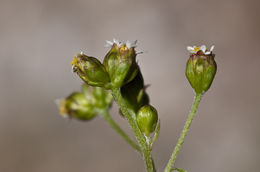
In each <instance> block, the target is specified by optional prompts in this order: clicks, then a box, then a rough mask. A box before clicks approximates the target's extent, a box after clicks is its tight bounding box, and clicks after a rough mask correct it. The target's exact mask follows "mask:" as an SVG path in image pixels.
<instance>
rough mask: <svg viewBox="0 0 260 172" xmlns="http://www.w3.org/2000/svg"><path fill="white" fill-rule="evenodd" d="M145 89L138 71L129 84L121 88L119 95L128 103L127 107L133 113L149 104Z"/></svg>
mask: <svg viewBox="0 0 260 172" xmlns="http://www.w3.org/2000/svg"><path fill="white" fill-rule="evenodd" d="M145 89H146V87H145V85H144V79H143V76H142V73H141V71H140V69H139V72H138V74H137V75H136V77H135V78H134V79H133V80H132V81H131V82H129V83H128V84H126V85H124V86H123V87H121V94H122V96H123V97H124V99H125V100H126V102H127V103H128V107H131V108H132V109H133V110H134V111H135V112H137V111H138V110H139V109H140V108H141V107H142V106H144V105H146V104H149V96H148V94H147V93H146V91H145Z"/></svg>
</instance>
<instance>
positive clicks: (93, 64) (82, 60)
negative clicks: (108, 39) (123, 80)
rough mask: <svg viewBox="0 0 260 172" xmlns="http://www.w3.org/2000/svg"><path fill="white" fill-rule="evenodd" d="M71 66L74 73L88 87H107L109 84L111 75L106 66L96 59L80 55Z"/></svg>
mask: <svg viewBox="0 0 260 172" xmlns="http://www.w3.org/2000/svg"><path fill="white" fill-rule="evenodd" d="M71 64H72V65H73V70H74V72H76V73H77V74H78V75H79V77H80V78H81V79H82V80H83V81H84V82H86V83H87V84H88V85H91V86H99V87H106V86H107V85H108V84H109V81H110V79H109V75H108V73H107V72H106V70H105V67H104V65H103V64H102V63H101V62H100V61H99V60H98V59H96V58H95V57H89V56H86V55H85V54H78V55H77V57H74V59H73V61H72V62H71Z"/></svg>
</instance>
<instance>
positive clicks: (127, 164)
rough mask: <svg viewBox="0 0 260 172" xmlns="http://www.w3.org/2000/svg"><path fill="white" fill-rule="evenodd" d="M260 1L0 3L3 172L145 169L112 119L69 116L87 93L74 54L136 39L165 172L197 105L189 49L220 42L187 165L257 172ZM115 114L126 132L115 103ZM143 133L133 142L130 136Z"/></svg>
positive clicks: (184, 158)
mask: <svg viewBox="0 0 260 172" xmlns="http://www.w3.org/2000/svg"><path fill="white" fill-rule="evenodd" d="M259 5H260V3H259V1H257V0H218V1H216V0H214V1H213V0H208V1H206V0H179V1H177V0H161V1H159V0H131V1H130V0H128V1H127V0H103V1H100V0H92V1H91V0H74V1H72V0H71V1H69V0H63V1H62V0H0V171H1V172H17V171H19V172H57V171H62V172H71V171H77V172H86V171H88V172H101V171H108V172H119V171H124V172H133V171H136V172H142V171H145V170H144V164H143V161H142V158H141V157H140V156H139V155H138V154H137V153H136V152H135V151H133V150H132V148H131V147H130V146H128V145H127V144H126V143H125V142H124V140H122V139H121V138H120V136H119V135H117V134H116V133H115V132H114V131H113V130H112V129H110V127H109V126H108V124H106V123H105V122H104V120H103V119H101V118H99V117H97V118H95V119H94V120H92V121H90V122H86V123H82V122H79V121H75V120H67V119H64V118H62V117H61V116H59V112H58V109H57V107H56V105H55V103H54V100H55V99H57V98H61V97H65V96H67V95H68V94H70V93H71V92H72V91H75V90H79V89H80V85H81V81H80V79H79V78H78V77H77V76H76V75H75V74H73V73H72V72H71V65H70V61H71V60H72V57H73V55H75V54H77V53H78V52H80V51H84V52H85V53H86V54H88V55H92V56H95V57H97V58H99V59H100V60H102V59H103V57H104V55H105V54H106V52H107V51H108V49H107V48H104V44H105V40H112V39H113V38H118V39H120V40H131V41H133V40H135V39H137V40H138V47H137V51H144V52H145V53H144V54H141V55H138V58H137V59H138V61H139V64H140V66H141V69H142V72H143V75H144V78H145V83H146V84H151V87H149V89H148V93H149V94H150V97H151V104H152V105H153V106H155V107H156V108H157V110H158V111H159V117H160V119H161V124H162V126H161V133H160V137H159V140H158V141H157V143H156V144H155V147H154V151H153V156H154V159H155V163H156V166H157V169H158V172H160V171H162V170H163V168H164V166H165V165H166V163H167V161H168V159H169V157H170V154H171V152H172V149H173V147H174V145H175V144H176V142H177V138H178V136H179V133H180V132H181V130H182V127H183V125H184V122H185V119H186V117H187V114H188V112H189V108H190V106H191V103H192V100H193V95H194V94H193V90H192V89H191V87H190V86H189V84H188V82H187V80H186V78H185V75H184V70H185V63H186V61H187V59H188V55H189V53H188V52H187V51H186V46H188V45H201V44H206V45H207V46H211V45H213V44H214V45H215V50H214V53H215V54H216V61H217V64H218V71H217V74H216V78H215V80H214V82H213V85H212V87H211V89H210V90H209V91H208V92H207V93H206V95H205V96H204V98H203V100H202V102H201V104H200V106H199V110H198V113H197V114H196V118H195V120H194V121H193V124H192V127H191V130H190V132H189V133H188V136H187V138H186V140H185V143H184V146H183V148H182V149H181V151H180V154H179V157H178V158H177V162H176V167H179V168H184V169H186V170H188V171H189V172H245V171H259V163H260V148H259V145H260V132H259V130H260V126H259V122H260V91H259V88H260V79H259V72H260V69H259V66H260V57H259V46H260V44H259V41H260V34H259V31H260V19H259V18H260V12H259ZM111 113H112V114H113V118H115V120H116V121H118V122H119V124H120V125H121V126H122V128H124V129H125V130H126V131H127V132H128V133H132V131H131V130H130V128H129V127H128V125H127V123H126V121H124V120H123V119H122V118H121V117H119V115H118V107H117V105H116V104H114V105H113V109H112V110H111ZM132 136H133V135H132Z"/></svg>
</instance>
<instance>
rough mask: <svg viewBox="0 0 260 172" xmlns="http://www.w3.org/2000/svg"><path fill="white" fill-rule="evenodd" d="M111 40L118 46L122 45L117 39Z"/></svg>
mask: <svg viewBox="0 0 260 172" xmlns="http://www.w3.org/2000/svg"><path fill="white" fill-rule="evenodd" d="M113 42H114V43H115V44H116V45H117V46H118V47H121V46H122V44H121V42H119V41H118V40H117V39H115V38H114V39H113Z"/></svg>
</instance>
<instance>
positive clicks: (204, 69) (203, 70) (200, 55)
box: [186, 45, 217, 94]
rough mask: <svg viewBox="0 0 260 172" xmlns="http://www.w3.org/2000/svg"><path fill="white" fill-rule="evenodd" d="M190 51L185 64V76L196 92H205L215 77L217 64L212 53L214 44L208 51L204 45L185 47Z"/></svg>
mask: <svg viewBox="0 0 260 172" xmlns="http://www.w3.org/2000/svg"><path fill="white" fill-rule="evenodd" d="M187 49H188V50H189V51H190V52H191V55H190V58H189V60H188V61H187V64H186V77H187V79H188V81H189V83H190V84H191V86H192V88H193V89H194V90H195V92H196V93H197V94H203V93H204V92H206V91H207V90H208V89H209V88H210V86H211V84H212V82H213V79H214V77H215V74H216V71H217V64H216V62H215V59H214V57H215V55H214V54H212V51H213V49H214V46H212V47H211V49H210V50H209V51H208V49H207V48H206V46H205V45H202V46H201V47H195V46H194V47H187Z"/></svg>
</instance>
